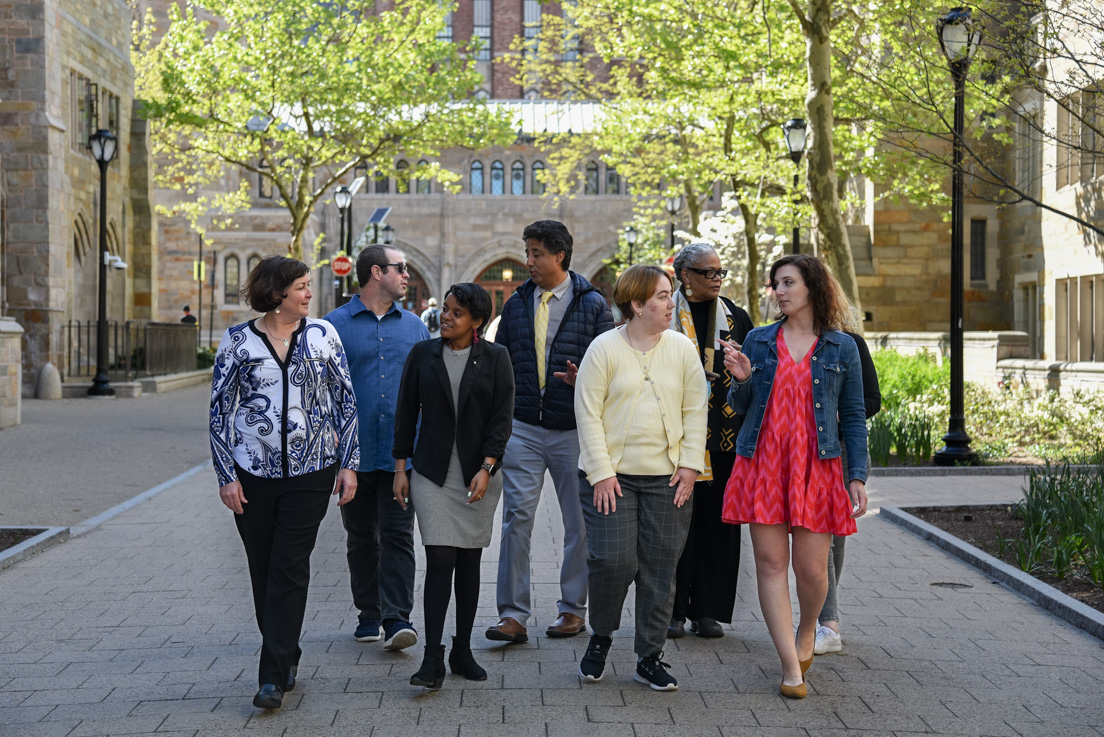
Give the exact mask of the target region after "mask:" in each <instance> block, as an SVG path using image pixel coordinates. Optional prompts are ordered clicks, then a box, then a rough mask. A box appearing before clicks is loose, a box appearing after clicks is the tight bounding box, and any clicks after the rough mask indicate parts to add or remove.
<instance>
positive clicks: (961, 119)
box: [932, 8, 981, 466]
mask: <svg viewBox="0 0 1104 737" xmlns="http://www.w3.org/2000/svg"><path fill="white" fill-rule="evenodd" d="M936 30H937V31H938V33H939V45H940V47H941V48H942V49H943V54H944V55H945V56H946V57H947V61H948V62H949V63H950V66H951V78H952V79H953V80H954V98H955V102H954V142H953V146H952V155H953V168H952V170H951V407H950V420H949V422H948V427H947V434H946V435H944V436H943V444H944V445H943V448H942V449H941V450H939V451H936V453H935V454H934V455H933V458H932V460H933V461H934V462H935V465H937V466H962V465H969V464H972V463H973V462H974V461H975V460H976V459H977V454H976V453H974V451H973V450H971V449H970V436H969V435H968V434H967V433H966V416H965V408H964V402H963V381H964V377H963V369H962V337H963V314H964V312H965V310H964V306H963V288H964V283H963V261H964V259H963V253H962V245H963V244H962V241H963V225H964V222H963V205H964V203H963V199H964V192H963V181H962V180H963V177H962V159H963V150H962V136H963V134H964V131H965V128H966V72H967V71H968V70H969V68H970V61H971V60H972V58H973V55H974V52H975V51H977V47H978V45H979V44H980V43H981V27H980V24H976V23H974V21H973V19H972V18H971V17H970V9H969V8H954V9H953V10H951V11H950V12H949V13H947V15H945V16H943V17H942V18H940V19H939V20H938V21H937V22H936Z"/></svg>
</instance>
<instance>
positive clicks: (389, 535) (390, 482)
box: [341, 471, 414, 624]
mask: <svg viewBox="0 0 1104 737" xmlns="http://www.w3.org/2000/svg"><path fill="white" fill-rule="evenodd" d="M406 475H407V478H410V471H407V472H406ZM394 484H395V472H394V471H357V493H356V496H355V497H353V500H352V501H351V502H349V503H348V504H346V505H344V506H342V507H341V522H342V524H344V525H345V533H346V543H345V555H346V560H347V561H348V563H349V583H350V586H351V588H352V590H353V606H355V607H356V608H357V610H358V611H359V612H360V615H359V619H360V621H361V622H362V623H365V622H368V621H370V620H377V621H379V622H380V623H381V624H390V623H392V622H409V621H410V610H411V609H413V608H414V505H413V504H412V503H409V502H408V503H407V505H406V509H403V508H402V507H400V506H399V503H398V502H396V501H395V494H394V491H393V489H394Z"/></svg>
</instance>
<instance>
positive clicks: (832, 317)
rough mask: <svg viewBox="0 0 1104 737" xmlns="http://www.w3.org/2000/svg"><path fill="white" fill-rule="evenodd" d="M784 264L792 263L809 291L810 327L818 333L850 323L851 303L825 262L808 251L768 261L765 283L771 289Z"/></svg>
mask: <svg viewBox="0 0 1104 737" xmlns="http://www.w3.org/2000/svg"><path fill="white" fill-rule="evenodd" d="M783 266H793V267H794V268H795V269H797V270H798V272H800V273H801V280H802V281H803V282H805V288H806V289H808V290H809V303H810V304H811V305H812V306H813V329H814V330H816V332H817V334H818V335H819V334H821V333H823V332H824V331H825V330H846V329H847V327H848V325H849V324H850V323H851V303H850V302H848V301H847V297H846V296H844V294H843V288H842V287H841V286H840V285H839V282H837V281H836V278H835V277H834V276H832V274H831V273H830V272H829V271H828V267H826V266H825V265H824V262H823V261H821V260H820V259H819V258H817V257H816V256H813V255H811V254H808V253H799V254H792V255H790V256H783V257H782V258H780V259H778V260H777V261H775V262H774V263H773V264H771V268H770V281H769V282H768V283H767V286H769V287H770V288H771V289H774V285H775V284H776V283H777V280H776V279H775V274H777V273H778V270H779V269H781V268H782V267H783ZM783 317H784V316H783ZM779 319H782V318H781V317H779Z"/></svg>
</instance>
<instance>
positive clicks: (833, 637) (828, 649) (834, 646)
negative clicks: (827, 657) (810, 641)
mask: <svg viewBox="0 0 1104 737" xmlns="http://www.w3.org/2000/svg"><path fill="white" fill-rule="evenodd" d="M842 649H843V640H842V639H840V636H839V633H838V632H835V631H833V630H832V628H831V627H825V626H824V625H821V626H819V627H817V632H816V644H814V645H813V655H824V654H825V653H838V652H839V651H840V650H842Z"/></svg>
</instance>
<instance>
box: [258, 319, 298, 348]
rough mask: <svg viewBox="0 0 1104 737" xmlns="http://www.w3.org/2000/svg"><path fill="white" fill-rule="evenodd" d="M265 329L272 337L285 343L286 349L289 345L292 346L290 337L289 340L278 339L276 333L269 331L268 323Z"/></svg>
mask: <svg viewBox="0 0 1104 737" xmlns="http://www.w3.org/2000/svg"><path fill="white" fill-rule="evenodd" d="M262 322H263V321H262ZM264 329H265V332H266V333H268V334H269V335H270V336H271V337H273V338H276V339H277V340H279V341H281V342H283V344H284V348H287V347H288V346H289V345H291V337H290V336H289V337H287V338H278V337H277V336H276V333H274V332H272V330H271V329H269V327H268V323H267V322H266V323H265V326H264Z"/></svg>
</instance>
